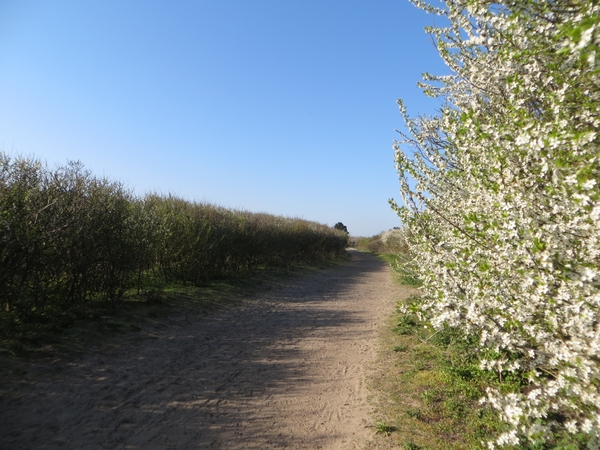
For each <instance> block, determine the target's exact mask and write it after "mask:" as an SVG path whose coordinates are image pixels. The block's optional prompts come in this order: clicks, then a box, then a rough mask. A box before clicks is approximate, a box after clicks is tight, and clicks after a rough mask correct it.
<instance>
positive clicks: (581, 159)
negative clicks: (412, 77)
mask: <svg viewBox="0 0 600 450" xmlns="http://www.w3.org/2000/svg"><path fill="white" fill-rule="evenodd" d="M414 3H415V4H417V5H418V6H420V7H422V8H424V9H426V10H428V11H430V12H432V13H436V14H439V15H442V16H444V17H445V18H446V19H447V20H448V21H449V26H448V27H447V28H431V29H430V30H429V31H430V32H431V34H432V36H433V37H434V39H435V41H436V43H437V46H438V48H439V51H440V55H441V56H442V58H443V59H444V61H445V62H446V63H447V64H448V66H449V67H450V68H451V69H452V71H453V74H452V75H448V76H441V77H437V76H432V75H429V74H425V77H424V81H425V83H423V84H422V86H423V88H424V90H425V93H426V94H427V95H430V96H434V97H441V98H442V99H443V100H444V106H443V107H442V109H441V111H440V114H439V115H437V116H434V117H419V118H416V119H414V118H410V117H408V115H407V113H406V110H405V108H404V106H403V105H402V103H401V102H400V103H399V104H400V107H401V111H402V114H403V115H404V117H405V120H406V123H407V127H408V129H409V134H408V135H403V139H402V140H401V141H400V142H397V143H396V144H395V148H396V161H397V167H398V170H399V173H400V181H401V193H402V196H403V199H404V204H405V206H404V207H399V206H398V205H396V204H395V203H393V202H392V204H393V207H394V208H396V210H397V211H398V213H399V214H400V216H401V217H402V220H403V222H404V223H405V224H406V226H407V227H408V228H409V229H410V230H411V232H412V234H411V235H410V238H409V246H410V251H411V255H412V257H413V263H414V268H415V271H416V272H417V273H418V275H419V277H420V278H421V279H422V281H423V288H422V294H423V295H422V297H421V300H420V312H421V314H422V315H423V316H424V317H427V318H428V319H429V320H430V322H431V324H432V325H433V326H434V327H437V328H441V327H444V326H451V327H460V328H461V330H462V331H463V332H464V333H465V334H466V335H467V336H476V337H477V339H478V340H479V347H480V348H481V349H482V353H481V355H480V365H481V368H483V369H486V370H490V371H495V372H497V373H512V374H516V375H518V376H520V377H522V378H523V379H524V380H528V382H529V384H528V386H527V388H526V389H524V390H523V391H522V392H517V393H510V394H503V393H501V392H498V391H497V390H493V389H490V390H489V391H488V393H487V397H486V398H485V400H484V401H485V402H487V403H489V404H490V405H493V406H494V407H495V408H497V409H498V410H499V411H500V413H501V416H502V417H503V419H504V420H505V421H506V423H507V424H508V425H509V426H510V430H509V431H507V432H506V433H503V434H502V435H501V436H500V437H499V438H498V439H497V440H496V441H495V444H496V445H505V444H510V445H516V444H518V443H519V442H531V443H537V444H542V443H544V442H547V443H552V442H554V443H556V442H558V441H559V440H560V439H562V438H560V436H571V437H574V436H582V435H583V436H585V441H586V442H587V446H588V447H589V448H598V446H599V445H600V381H599V380H600V367H599V360H598V354H600V313H599V311H600V291H599V287H600V277H599V276H598V267H599V262H600V220H599V218H600V191H599V190H598V179H599V175H600V158H599V156H600V155H599V144H600V137H599V135H598V133H597V130H598V128H599V126H600V116H599V115H598V104H599V101H600V89H599V83H600V79H599V76H598V75H599V62H600V59H598V58H597V52H598V50H599V49H600V6H599V5H598V3H597V2H595V1H586V0H584V1H577V2H574V1H567V0H557V1H552V2H546V1H538V0H528V1H516V0H499V1H497V2H487V1H483V0H474V1H461V0H455V1H454V0H447V1H446V2H445V3H446V8H444V9H437V8H434V7H432V6H430V5H427V4H425V3H424V2H422V1H420V0H415V1H414ZM402 149H404V150H405V151H402ZM484 349H487V350H488V351H487V352H485V354H486V355H487V356H484V352H483V350H484ZM578 439H579V438H578ZM537 444H536V445H537ZM490 445H494V443H490Z"/></svg>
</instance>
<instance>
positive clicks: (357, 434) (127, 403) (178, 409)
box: [0, 251, 401, 450]
mask: <svg viewBox="0 0 600 450" xmlns="http://www.w3.org/2000/svg"><path fill="white" fill-rule="evenodd" d="M352 255H353V259H352V263H350V264H349V265H347V266H344V267H341V268H338V269H333V270H327V271H323V272H321V273H317V274H314V275H310V276H304V277H298V278H294V279H291V280H285V284H286V285H285V286H283V287H281V288H277V289H275V290H272V291H268V292H265V293H262V294H259V296H258V298H256V299H254V300H252V301H249V302H248V303H246V304H245V305H244V306H242V307H238V308H233V309H227V310H223V311H221V312H219V313H217V314H214V315H212V316H209V317H207V318H203V319H198V318H196V319H193V320H190V319H189V318H188V320H181V321H180V322H179V324H178V325H176V326H168V327H167V326H164V327H163V328H162V329H161V328H159V327H148V328H150V329H146V328H144V329H143V330H142V331H141V332H140V333H129V334H127V335H124V337H123V339H131V343H127V345H123V346H121V350H119V351H116V352H109V351H107V350H106V349H104V350H92V351H91V352H90V353H89V354H87V355H85V356H83V357H81V358H79V359H78V360H75V361H70V362H56V363H54V364H52V363H51V362H39V363H37V366H36V367H33V368H31V370H28V374H26V375H24V376H23V377H22V378H23V381H21V382H20V383H9V384H7V383H6V382H5V383H3V385H2V391H1V392H0V448H1V449H7V450H8V449H58V448H60V449H77V450H79V449H204V448H207V449H208V448H221V449H233V450H235V449H280V448H289V449H354V448H363V447H364V444H365V442H366V440H368V438H369V436H370V435H371V434H372V433H373V429H372V428H368V427H366V425H367V424H368V423H369V422H368V419H369V418H368V409H369V408H368V405H367V402H366V389H365V376H366V369H365V364H366V363H368V362H369V361H371V360H372V359H373V357H374V348H375V343H376V340H377V329H378V326H379V324H380V323H381V322H382V319H383V317H384V316H386V315H387V314H389V313H390V312H391V311H392V308H393V305H394V302H395V301H396V300H397V299H398V298H399V295H401V292H399V291H400V288H398V287H397V286H395V285H394V284H393V283H392V280H391V277H390V274H389V269H388V268H387V266H386V265H385V264H384V263H382V262H381V261H380V260H378V259H376V258H374V257H373V256H370V255H367V254H364V253H360V252H356V251H352ZM130 335H134V336H135V338H134V337H130Z"/></svg>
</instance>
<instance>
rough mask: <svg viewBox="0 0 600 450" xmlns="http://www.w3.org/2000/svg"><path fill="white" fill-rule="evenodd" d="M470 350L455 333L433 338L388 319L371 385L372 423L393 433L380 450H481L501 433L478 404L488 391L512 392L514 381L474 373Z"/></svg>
mask: <svg viewBox="0 0 600 450" xmlns="http://www.w3.org/2000/svg"><path fill="white" fill-rule="evenodd" d="M474 349H475V345H474V342H471V341H469V340H468V339H464V337H463V336H462V335H461V334H460V333H459V332H458V331H456V330H452V329H445V330H441V331H436V332H433V331H432V330H431V329H427V328H425V327H424V324H422V323H420V322H419V321H418V320H417V318H416V317H414V316H412V315H406V314H402V313H400V312H396V313H394V314H393V315H392V316H391V317H390V318H389V321H388V323H387V326H386V329H385V330H384V332H383V335H382V337H381V342H380V349H379V354H378V369H377V371H378V374H377V375H376V376H375V377H374V381H373V383H372V384H373V388H374V391H375V392H376V393H377V394H376V395H377V397H378V399H377V402H376V412H375V419H376V423H377V424H385V425H386V426H389V427H392V428H394V430H395V431H394V432H393V433H386V436H385V441H386V442H380V443H379V444H380V445H381V446H382V447H385V448H391V447H393V448H411V449H430V450H436V449H445V450H446V449H477V448H485V445H484V443H483V442H484V441H486V440H488V439H490V438H493V437H494V436H496V435H498V434H499V433H501V432H502V431H503V430H504V427H505V425H504V424H503V423H502V422H501V421H500V419H499V417H498V415H497V413H496V412H495V411H493V410H492V409H491V408H489V407H487V406H485V405H482V404H480V403H479V399H480V398H482V397H483V396H484V393H485V389H486V388H487V387H489V386H494V387H499V388H501V389H502V390H503V391H505V392H515V391H518V390H520V389H521V387H522V386H521V384H520V380H518V379H516V378H514V379H506V377H504V378H503V379H502V380H500V377H498V376H497V374H493V373H490V372H484V371H482V370H480V369H479V365H478V363H477V361H476V354H475V350H474ZM379 434H381V433H379ZM375 439H376V440H378V439H384V438H383V437H379V438H378V437H376V438H375Z"/></svg>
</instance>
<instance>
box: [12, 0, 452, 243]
mask: <svg viewBox="0 0 600 450" xmlns="http://www.w3.org/2000/svg"><path fill="white" fill-rule="evenodd" d="M435 21H436V18H435V17H434V16H429V15H427V14H425V13H424V12H422V11H420V10H418V9H416V8H415V7H414V6H412V4H410V2H409V1H408V0H395V1H388V0H381V1H378V0H374V1H370V2H366V1H360V2H359V1H352V0H345V1H342V0H255V1H248V0H219V1H204V0H198V1H167V0H163V1H156V0H143V1H137V0H119V1H113V0H102V1H100V0H97V1H91V0H86V1H81V0H69V1H67V0H46V1H21V0H0V146H2V147H1V148H3V150H4V151H5V152H7V153H9V154H12V155H17V154H19V155H26V156H29V155H33V156H37V157H39V158H41V159H43V160H45V161H47V162H48V163H49V164H50V165H51V166H55V165H58V164H64V163H65V162H66V161H67V160H80V161H81V162H82V163H83V164H84V165H85V166H86V167H87V168H88V169H90V170H91V171H92V172H93V173H94V174H96V175H100V176H102V175H104V176H107V177H108V178H110V179H113V180H118V181H121V182H123V183H124V184H125V185H126V186H128V187H130V188H131V189H134V190H135V192H136V193H137V194H139V195H143V194H144V193H146V192H150V191H156V192H160V193H165V194H166V193H172V194H175V195H178V196H181V197H184V198H186V199H189V200H197V201H207V202H210V203H213V204H217V205H221V206H225V207H230V208H235V209H245V210H250V211H257V212H258V211H261V212H267V213H271V214H277V215H284V216H291V217H301V218H304V219H308V220H315V221H317V222H321V223H325V224H328V225H331V226H332V225H334V224H335V223H336V222H339V221H341V222H343V223H344V224H345V225H346V226H347V227H348V229H349V231H350V233H351V234H353V235H362V236H370V235H373V234H376V233H379V232H380V231H383V230H387V229H389V228H391V227H393V226H399V225H400V221H399V219H398V218H397V217H396V216H395V214H394V212H393V211H391V210H390V207H389V205H388V199H389V198H391V197H394V198H396V199H398V200H399V197H400V196H399V194H398V187H399V183H398V177H397V175H396V171H395V168H394V161H393V151H392V142H393V140H394V139H395V138H396V136H397V135H396V133H395V132H394V129H403V122H402V118H401V116H400V114H399V112H398V108H397V105H396V99H397V98H403V99H404V100H405V102H406V104H407V106H408V109H409V112H410V113H411V114H412V115H416V114H419V113H432V112H434V111H435V109H436V108H437V107H438V106H439V104H438V103H437V102H436V101H435V100H431V99H428V98H426V97H425V96H424V95H423V94H422V93H421V91H420V90H419V89H418V88H417V87H416V83H417V81H419V80H420V78H421V73H422V72H425V71H429V72H432V73H437V74H440V73H446V72H447V70H446V69H445V67H444V66H443V63H442V62H441V60H440V58H439V56H438V55H437V52H436V50H435V48H434V46H433V44H432V43H431V40H430V38H429V37H428V36H427V35H426V34H425V32H424V30H423V28H424V27H425V26H426V25H433V24H434V23H435Z"/></svg>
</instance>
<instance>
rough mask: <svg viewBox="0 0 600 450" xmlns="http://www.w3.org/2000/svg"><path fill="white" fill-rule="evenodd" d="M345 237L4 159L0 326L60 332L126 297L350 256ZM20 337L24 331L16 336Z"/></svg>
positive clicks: (0, 163)
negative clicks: (94, 308) (159, 285)
mask: <svg viewBox="0 0 600 450" xmlns="http://www.w3.org/2000/svg"><path fill="white" fill-rule="evenodd" d="M347 242H348V236H347V234H346V233H344V232H340V231H337V230H334V229H332V228H330V227H328V226H326V225H321V224H318V223H315V222H308V221H305V220H300V219H292V218H285V217H278V216H272V215H268V214H254V213H249V212H246V211H232V210H227V209H224V208H219V207H216V206H212V205H209V204H199V203H195V202H189V201H186V200H183V199H179V198H176V197H173V196H158V195H155V194H151V195H147V196H146V197H144V198H136V197H134V196H133V195H132V194H131V193H130V192H128V191H127V190H126V189H125V188H124V187H123V185H122V184H120V183H118V182H112V181H109V180H107V179H104V178H101V179H100V178H96V177H94V176H92V174H91V173H90V172H88V171H86V170H85V169H84V168H83V166H82V165H81V164H80V163H69V164H67V165H66V166H64V167H60V168H58V169H56V170H50V169H49V168H48V167H47V166H46V165H44V164H42V163H41V162H39V161H37V160H34V159H26V158H16V159H11V158H9V157H8V156H7V155H6V154H3V153H0V323H1V325H2V327H1V329H2V331H3V333H18V332H21V331H22V330H24V329H25V328H27V326H28V324H50V325H51V326H56V327H59V328H60V327H62V326H66V325H68V324H69V323H71V322H72V321H73V320H74V319H76V318H81V317H86V316H87V315H88V313H89V311H90V305H92V304H98V303H100V304H103V305H105V306H106V307H109V308H113V309H114V308H116V307H117V306H119V305H120V304H121V303H122V301H123V298H124V296H125V295H126V293H127V292H128V291H131V290H132V289H134V288H136V289H137V292H138V293H143V292H147V293H150V292H152V289H153V288H154V284H155V283H156V280H161V281H162V282H163V283H165V282H166V283H180V284H184V285H185V284H191V285H194V286H198V285H201V284H202V283H205V282H207V281H209V280H215V279H219V278H225V277H236V276H240V275H244V274H247V273H250V272H253V271H256V270H258V269H260V268H263V267H273V268H275V267H284V268H285V267H290V265H292V264H296V263H309V262H317V261H324V260H330V259H333V258H336V257H337V256H340V255H342V254H344V252H345V247H346V245H347ZM19 330H21V331H19Z"/></svg>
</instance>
